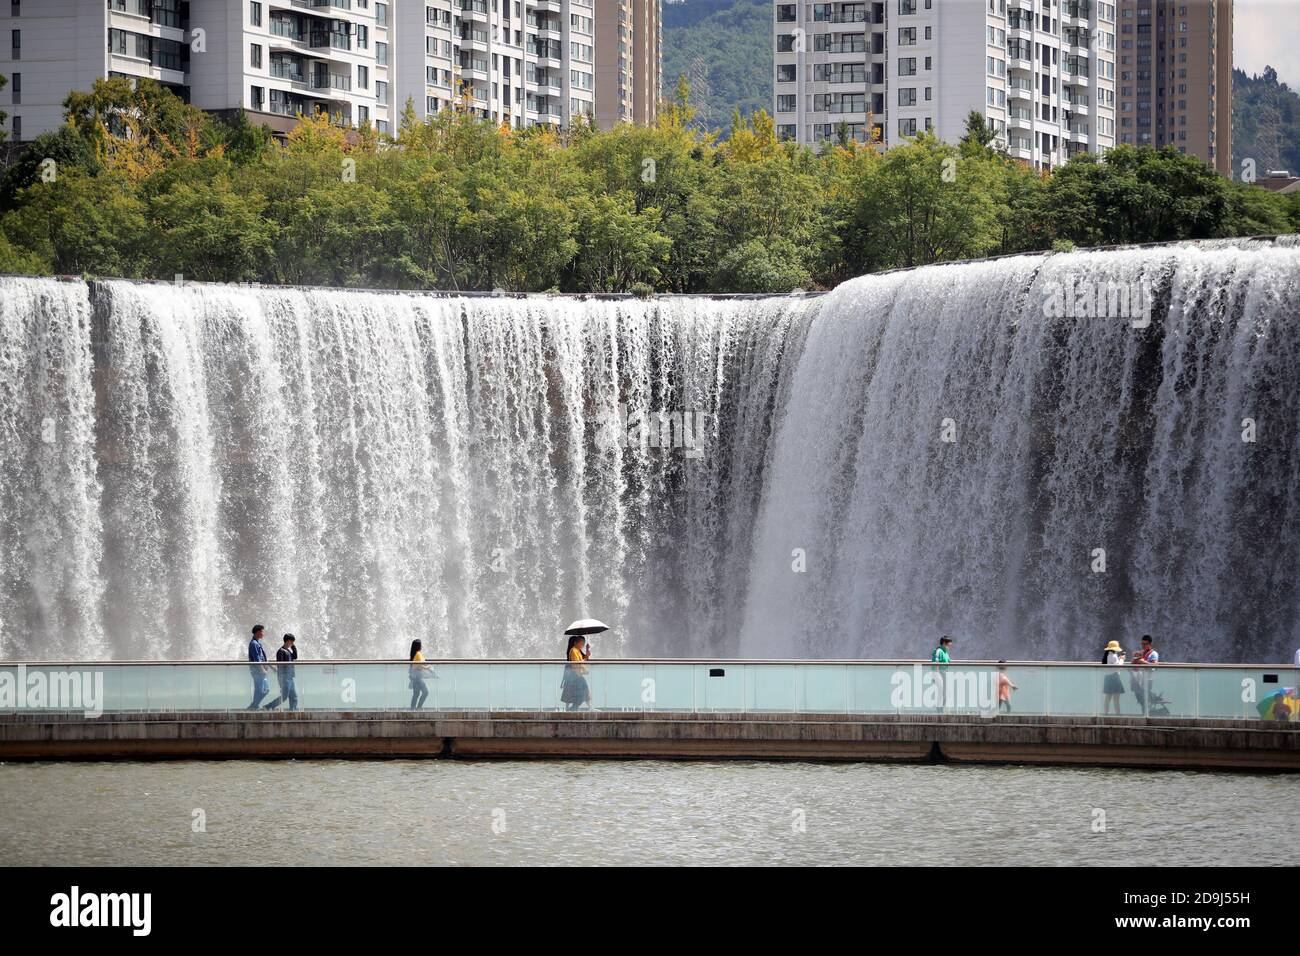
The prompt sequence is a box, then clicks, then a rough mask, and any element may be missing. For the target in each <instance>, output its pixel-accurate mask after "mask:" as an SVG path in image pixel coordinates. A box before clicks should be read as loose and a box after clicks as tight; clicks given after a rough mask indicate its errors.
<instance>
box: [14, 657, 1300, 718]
mask: <svg viewBox="0 0 1300 956" xmlns="http://www.w3.org/2000/svg"><path fill="white" fill-rule="evenodd" d="M427 663H428V665H429V670H427V671H425V672H424V674H423V676H424V680H425V684H426V686H427V688H428V696H427V698H426V700H425V702H424V709H426V710H488V709H491V710H497V711H502V710H517V711H547V710H557V709H560V708H562V707H563V706H564V705H563V703H562V702H561V700H560V694H561V686H562V681H563V675H564V669H565V664H564V662H562V661H554V662H551V661H547V662H541V661H518V662H508V661H498V662H472V661H471V662H465V661H456V662H438V661H429V662H427ZM293 667H294V684H295V688H296V691H297V697H298V706H299V708H301V709H304V710H318V711H319V710H334V711H367V710H380V709H405V708H408V707H410V706H411V697H412V687H411V681H410V665H409V664H408V663H407V662H405V661H393V662H388V661H376V662H340V663H332V662H329V661H299V662H297V663H295V664H294V665H293ZM588 668H589V670H588V674H587V680H588V685H589V687H590V690H591V703H592V705H593V706H594V707H596V708H597V709H599V710H609V711H678V712H691V711H700V712H719V711H734V712H787V713H789V712H805V713H861V714H871V713H915V714H922V713H937V712H940V710H942V711H943V712H946V713H955V714H985V713H993V712H996V711H997V710H998V709H999V708H998V696H999V695H998V688H999V680H998V669H997V665H995V664H971V665H964V664H962V663H960V662H954V663H953V664H951V665H949V666H948V667H946V668H935V667H933V666H932V665H930V664H928V663H919V664H912V663H906V662H899V663H861V664H859V663H852V662H844V663H829V662H817V661H811V662H807V663H763V662H745V663H740V662H735V661H714V662H697V661H691V662H662V663H657V662H644V663H643V662H627V663H623V662H612V661H611V662H601V661H593V662H590V663H589V664H588ZM279 673H280V670H279V666H278V665H276V664H275V663H270V665H269V670H268V671H267V672H266V673H265V675H264V676H265V680H266V685H267V693H266V694H265V695H264V696H263V697H262V699H261V701H260V704H261V705H265V704H267V703H269V702H271V701H273V700H275V699H276V698H278V697H279V696H280V694H281V684H280V681H279V679H278V674H279ZM1005 674H1006V676H1007V678H1008V679H1009V681H1010V683H1011V684H1013V685H1014V688H1013V689H1012V690H1011V694H1010V705H1011V707H1010V712H1011V713H1013V714H1016V715H1034V714H1047V715H1057V716H1093V715H1101V714H1104V713H1106V707H1105V703H1106V701H1105V697H1106V694H1107V691H1108V690H1109V689H1110V687H1114V686H1115V685H1109V686H1108V682H1107V678H1108V677H1109V676H1111V675H1114V676H1116V677H1117V678H1118V685H1117V687H1116V688H1115V691H1114V692H1115V694H1116V699H1117V703H1118V706H1119V714H1120V716H1125V717H1142V716H1150V717H1157V718H1159V717H1169V718H1180V717H1181V718H1194V717H1198V716H1200V717H1206V718H1235V719H1248V720H1258V719H1261V718H1260V711H1259V702H1260V701H1262V700H1264V699H1265V698H1267V697H1268V696H1269V695H1271V694H1274V693H1276V692H1277V691H1278V690H1280V689H1282V688H1286V687H1290V688H1294V687H1296V685H1297V684H1300V670H1297V669H1296V668H1294V667H1278V668H1264V669H1261V668H1241V667H1204V668H1193V667H1178V666H1170V665H1161V666H1156V667H1154V668H1145V667H1139V666H1135V665H1131V664H1126V665H1119V666H1114V667H1103V666H1100V665H1095V666H1087V665H1079V666H1062V665H1042V664H1015V663H1013V664H1008V665H1006V670H1005ZM253 685H254V678H253V675H252V674H251V673H250V669H249V664H248V663H247V662H243V661H234V662H221V663H211V662H194V663H175V664H170V663H168V664H161V663H160V664H95V663H90V664H75V663H74V664H69V665H65V666H62V667H60V666H56V665H31V666H27V665H22V666H20V665H16V664H0V711H7V712H13V711H15V710H44V711H63V712H68V713H76V712H78V711H95V710H98V711H100V712H111V711H142V712H155V713H176V712H187V711H206V712H218V713H220V712H233V711H239V710H243V709H244V708H246V707H248V705H249V703H250V701H251V699H252V696H253ZM941 694H942V696H940V695H941ZM287 706H288V702H287V701H283V702H281V707H282V708H287ZM1288 706H1290V705H1288ZM1112 712H1113V711H1112Z"/></svg>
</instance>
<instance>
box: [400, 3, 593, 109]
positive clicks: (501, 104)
mask: <svg viewBox="0 0 1300 956" xmlns="http://www.w3.org/2000/svg"><path fill="white" fill-rule="evenodd" d="M395 17H396V19H395V21H394V24H395V32H396V35H397V37H398V41H397V68H396V73H395V83H394V91H395V94H396V99H395V101H394V102H395V104H396V109H397V112H398V113H399V114H400V113H401V112H402V110H404V109H405V108H406V103H407V101H408V100H409V101H410V102H411V104H412V105H413V106H414V108H415V112H416V115H417V116H418V117H419V118H421V119H424V118H426V117H429V116H432V115H435V114H437V113H438V112H439V111H440V110H442V109H445V108H447V107H448V106H452V105H454V106H459V104H460V103H461V102H462V101H463V102H464V103H465V104H466V105H467V106H468V108H469V109H471V110H472V111H473V112H474V113H475V114H476V115H478V116H481V117H483V118H484V119H489V120H492V121H493V122H496V123H505V124H507V125H509V126H513V127H517V128H521V127H524V126H535V125H537V124H539V123H542V124H550V125H555V126H568V125H569V124H570V122H572V120H573V119H574V118H575V117H577V116H591V115H592V113H593V112H594V102H593V96H594V94H593V88H594V82H593V72H594V67H593V64H594V62H595V53H594V49H593V45H594V43H595V30H594V27H593V21H592V17H593V11H592V6H591V3H590V2H581V0H423V2H420V0H396V14H395Z"/></svg>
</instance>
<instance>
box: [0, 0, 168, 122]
mask: <svg viewBox="0 0 1300 956" xmlns="http://www.w3.org/2000/svg"><path fill="white" fill-rule="evenodd" d="M5 14H7V15H8V18H7V22H6V17H5ZM184 27H185V23H184V21H183V20H182V3H181V0H152V2H149V0H9V2H5V3H3V5H0V31H3V32H0V75H3V76H5V77H6V78H7V79H8V80H9V84H8V86H7V87H6V88H5V89H4V90H3V91H2V92H0V105H3V108H4V110H5V111H6V112H7V113H9V121H8V123H9V128H8V129H7V130H6V132H7V133H8V134H9V138H10V139H11V140H23V139H32V138H34V137H36V136H38V135H40V134H41V133H44V132H47V131H49V130H52V129H55V128H57V127H59V126H61V125H62V123H63V100H64V98H65V97H67V95H68V93H70V92H71V91H73V90H89V89H90V87H91V84H93V83H94V82H95V80H98V79H103V78H105V77H109V76H127V77H144V78H149V79H154V80H157V81H158V82H159V83H162V84H163V85H165V86H167V87H169V88H171V89H172V90H173V91H174V92H176V93H178V94H180V95H185V91H186V79H187V74H188V72H189V68H190V67H189V52H190V51H189V47H188V44H187V35H186V32H185V29H184Z"/></svg>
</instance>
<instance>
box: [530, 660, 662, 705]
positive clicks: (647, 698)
mask: <svg viewBox="0 0 1300 956" xmlns="http://www.w3.org/2000/svg"><path fill="white" fill-rule="evenodd" d="M592 669H593V671H594V672H598V673H599V674H600V689H601V700H603V701H604V703H603V704H601V705H598V706H600V707H601V708H602V709H604V710H617V711H640V710H658V709H659V705H658V703H657V702H656V700H655V697H656V694H655V692H654V680H653V678H651V677H650V676H649V675H648V673H647V672H646V668H645V666H644V665H641V664H594V665H592ZM556 683H557V684H558V677H557V679H556ZM554 696H555V700H556V701H558V700H559V690H558V687H557V688H556V690H555V694H554Z"/></svg>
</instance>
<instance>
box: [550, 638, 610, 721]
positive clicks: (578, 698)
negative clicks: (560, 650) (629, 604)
mask: <svg viewBox="0 0 1300 956" xmlns="http://www.w3.org/2000/svg"><path fill="white" fill-rule="evenodd" d="M607 630H609V628H608V627H607V626H605V625H604V624H602V623H600V621H596V620H592V619H590V618H587V619H585V620H581V621H574V622H573V623H572V624H570V625H569V626H568V627H567V628H565V629H564V633H565V636H566V637H568V639H569V644H568V647H567V648H565V651H564V659H565V661H566V663H565V665H564V678H563V679H562V680H561V681H560V702H561V703H563V704H565V705H566V706H567V708H568V709H569V710H577V709H578V708H579V707H581V706H582V705H583V704H586V705H587V707H588V708H590V707H591V686H590V685H589V684H588V683H587V671H588V667H587V661H588V660H590V659H591V645H590V644H589V643H588V642H587V635H588V634H599V633H601V632H602V631H607Z"/></svg>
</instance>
